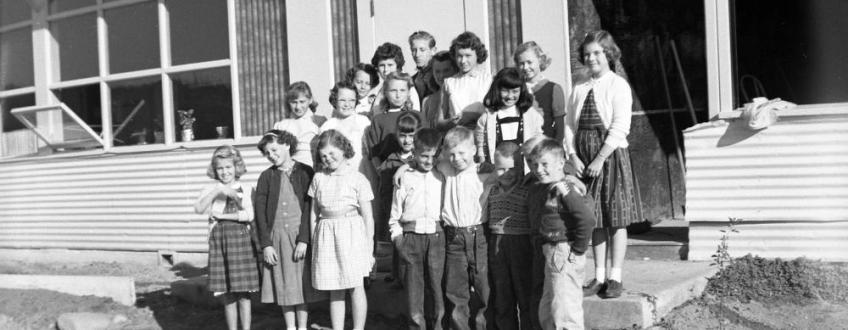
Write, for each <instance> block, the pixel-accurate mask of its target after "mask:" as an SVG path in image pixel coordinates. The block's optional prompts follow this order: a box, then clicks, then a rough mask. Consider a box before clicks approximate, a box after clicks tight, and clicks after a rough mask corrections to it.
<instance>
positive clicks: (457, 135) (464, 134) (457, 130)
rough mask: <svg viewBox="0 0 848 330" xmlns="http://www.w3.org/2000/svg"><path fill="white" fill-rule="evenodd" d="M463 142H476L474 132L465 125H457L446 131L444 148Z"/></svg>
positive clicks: (450, 147) (453, 146)
mask: <svg viewBox="0 0 848 330" xmlns="http://www.w3.org/2000/svg"><path fill="white" fill-rule="evenodd" d="M463 143H471V144H474V132H473V131H471V130H470V129H468V128H467V127H464V126H456V127H454V128H451V129H450V130H449V131H448V132H447V133H445V138H444V144H443V145H444V148H445V149H452V148H455V147H456V146H458V145H460V144H463Z"/></svg>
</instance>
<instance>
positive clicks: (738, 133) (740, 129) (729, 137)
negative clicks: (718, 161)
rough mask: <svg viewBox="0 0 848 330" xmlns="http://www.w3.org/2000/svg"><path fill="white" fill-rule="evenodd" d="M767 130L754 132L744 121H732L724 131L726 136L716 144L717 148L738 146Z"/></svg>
mask: <svg viewBox="0 0 848 330" xmlns="http://www.w3.org/2000/svg"><path fill="white" fill-rule="evenodd" d="M765 129H766V128H763V129H759V130H752V129H750V128H748V126H747V125H746V124H745V121H744V120H731V121H730V123H729V124H728V125H727V129H726V130H725V131H724V134H723V135H722V136H721V138H719V139H718V143H716V147H719V148H721V147H727V146H732V145H734V144H737V143H739V142H742V141H745V140H747V139H748V138H750V137H752V136H754V135H757V133H759V132H762V131H763V130H765Z"/></svg>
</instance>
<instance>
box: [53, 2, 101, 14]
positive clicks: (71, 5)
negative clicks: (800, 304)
mask: <svg viewBox="0 0 848 330" xmlns="http://www.w3.org/2000/svg"><path fill="white" fill-rule="evenodd" d="M96 4H97V0H50V5H49V6H50V7H49V9H50V14H55V13H61V12H63V11H68V10H71V9H77V8H82V7H88V6H94V5H96Z"/></svg>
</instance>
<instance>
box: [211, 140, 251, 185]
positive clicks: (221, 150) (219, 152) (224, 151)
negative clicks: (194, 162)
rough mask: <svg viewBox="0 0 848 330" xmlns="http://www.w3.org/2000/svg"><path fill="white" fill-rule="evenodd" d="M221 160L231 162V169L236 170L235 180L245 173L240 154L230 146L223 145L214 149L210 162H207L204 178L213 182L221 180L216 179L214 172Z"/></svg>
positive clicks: (216, 174) (216, 175)
mask: <svg viewBox="0 0 848 330" xmlns="http://www.w3.org/2000/svg"><path fill="white" fill-rule="evenodd" d="M222 159H230V160H232V161H233V167H235V169H236V173H235V174H236V179H239V178H241V176H242V175H243V174H244V173H247V167H246V166H245V165H244V159H243V158H241V152H239V151H238V149H236V147H233V146H231V145H223V146H220V147H218V148H215V151H214V152H212V160H211V161H210V162H209V166H208V167H206V176H208V177H210V178H212V179H215V180H221V178H219V177H218V171H216V170H215V166H216V165H217V163H218V161H219V160H222Z"/></svg>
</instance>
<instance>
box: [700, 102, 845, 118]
mask: <svg viewBox="0 0 848 330" xmlns="http://www.w3.org/2000/svg"><path fill="white" fill-rule="evenodd" d="M743 110H744V109H743V108H739V109H736V110H731V111H722V112H719V113H718V115H717V116H716V119H736V118H739V117H740V116H742V111H743ZM777 114H778V115H779V116H780V117H797V116H827V115H848V103H822V104H802V105H798V106H797V107H795V108H793V109H789V110H782V111H778V113H777Z"/></svg>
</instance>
